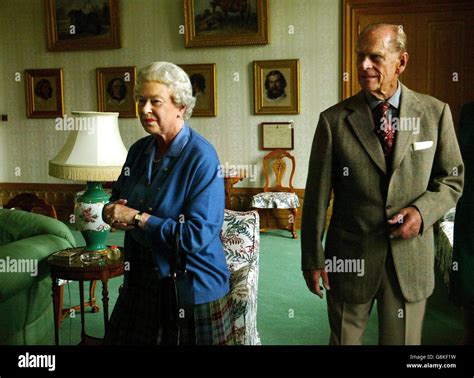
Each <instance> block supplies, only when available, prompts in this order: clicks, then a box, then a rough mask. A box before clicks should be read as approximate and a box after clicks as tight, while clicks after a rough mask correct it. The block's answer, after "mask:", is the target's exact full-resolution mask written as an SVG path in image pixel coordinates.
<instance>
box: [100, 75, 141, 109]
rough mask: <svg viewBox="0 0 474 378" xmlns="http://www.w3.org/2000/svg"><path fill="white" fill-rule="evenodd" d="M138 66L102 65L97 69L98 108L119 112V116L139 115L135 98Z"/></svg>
mask: <svg viewBox="0 0 474 378" xmlns="http://www.w3.org/2000/svg"><path fill="white" fill-rule="evenodd" d="M135 75H136V67H135V66H132V67H101V68H97V69H96V76H97V109H98V110H99V112H119V113H120V115H119V117H122V118H135V117H137V115H138V111H137V103H136V101H135V98H134V90H135Z"/></svg>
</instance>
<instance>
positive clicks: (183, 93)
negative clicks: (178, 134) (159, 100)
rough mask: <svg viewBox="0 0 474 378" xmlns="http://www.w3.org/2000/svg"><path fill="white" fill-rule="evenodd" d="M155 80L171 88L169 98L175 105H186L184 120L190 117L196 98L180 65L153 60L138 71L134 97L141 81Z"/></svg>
mask: <svg viewBox="0 0 474 378" xmlns="http://www.w3.org/2000/svg"><path fill="white" fill-rule="evenodd" d="M147 81H156V82H158V83H161V84H164V85H166V86H167V87H168V88H170V89H171V91H172V92H171V99H172V100H173V102H174V103H175V105H177V106H180V105H184V106H186V111H185V113H184V115H183V118H184V120H187V119H189V118H190V117H191V114H192V113H193V109H194V105H196V99H195V98H194V97H193V88H192V86H191V81H190V80H189V76H188V74H187V73H186V72H184V70H183V69H182V68H181V67H178V66H177V65H176V64H173V63H169V62H154V63H151V64H149V65H148V66H146V67H143V68H142V69H141V70H140V71H138V75H137V83H136V85H135V97H137V96H138V94H139V92H140V90H141V87H142V85H143V83H145V82H147Z"/></svg>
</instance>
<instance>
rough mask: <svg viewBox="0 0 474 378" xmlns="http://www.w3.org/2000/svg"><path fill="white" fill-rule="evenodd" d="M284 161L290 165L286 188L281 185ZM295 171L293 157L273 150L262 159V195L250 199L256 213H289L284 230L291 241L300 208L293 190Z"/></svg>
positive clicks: (284, 167)
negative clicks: (275, 210) (285, 210)
mask: <svg viewBox="0 0 474 378" xmlns="http://www.w3.org/2000/svg"><path fill="white" fill-rule="evenodd" d="M285 160H287V161H288V162H289V163H291V173H290V179H289V185H288V186H283V185H282V180H283V178H284V176H285V172H286V167H287V164H286V162H285ZM270 166H271V170H270ZM295 169H296V161H295V158H294V156H293V155H291V154H290V153H289V152H288V151H286V150H281V149H277V150H273V151H272V152H270V153H269V154H267V155H266V156H265V157H264V158H263V174H264V175H265V187H264V188H263V193H258V194H256V195H255V196H253V197H252V207H253V208H255V209H257V211H258V210H261V209H287V210H289V211H290V213H291V215H292V216H291V217H289V221H288V226H286V227H285V228H284V229H285V230H288V231H290V232H291V234H292V236H293V239H296V238H297V235H296V216H297V215H298V207H299V206H300V203H299V199H298V196H297V195H296V193H295V190H294V188H293V176H294V175H295ZM270 172H273V173H274V175H275V178H276V185H275V186H270V176H269V173H270ZM262 231H263V230H262Z"/></svg>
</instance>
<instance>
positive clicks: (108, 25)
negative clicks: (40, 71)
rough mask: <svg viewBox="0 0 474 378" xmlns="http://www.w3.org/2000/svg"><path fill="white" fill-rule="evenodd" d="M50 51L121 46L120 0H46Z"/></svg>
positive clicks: (116, 47) (115, 47)
mask: <svg viewBox="0 0 474 378" xmlns="http://www.w3.org/2000/svg"><path fill="white" fill-rule="evenodd" d="M44 4H45V8H46V12H45V14H46V30H47V36H48V50H49V51H71V50H92V49H118V48H120V31H119V17H118V15H119V10H118V0H44Z"/></svg>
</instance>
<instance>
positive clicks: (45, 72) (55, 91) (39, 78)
mask: <svg viewBox="0 0 474 378" xmlns="http://www.w3.org/2000/svg"><path fill="white" fill-rule="evenodd" d="M25 82H26V116H27V117H28V118H55V117H62V116H63V115H64V83H63V69H62V68H50V69H39V70H34V69H32V70H25Z"/></svg>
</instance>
